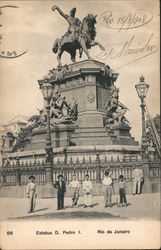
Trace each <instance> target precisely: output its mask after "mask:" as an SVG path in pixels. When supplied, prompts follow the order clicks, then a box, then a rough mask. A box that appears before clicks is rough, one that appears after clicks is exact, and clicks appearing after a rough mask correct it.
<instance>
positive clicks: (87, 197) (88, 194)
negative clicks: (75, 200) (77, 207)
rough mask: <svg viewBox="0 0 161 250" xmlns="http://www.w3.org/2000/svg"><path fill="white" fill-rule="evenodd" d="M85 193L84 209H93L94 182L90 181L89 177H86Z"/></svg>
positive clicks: (84, 183) (84, 182)
mask: <svg viewBox="0 0 161 250" xmlns="http://www.w3.org/2000/svg"><path fill="white" fill-rule="evenodd" d="M83 191H84V203H85V205H84V208H85V207H88V206H89V207H92V203H91V199H92V182H91V181H90V180H89V175H88V174H86V175H85V180H84V181H83Z"/></svg>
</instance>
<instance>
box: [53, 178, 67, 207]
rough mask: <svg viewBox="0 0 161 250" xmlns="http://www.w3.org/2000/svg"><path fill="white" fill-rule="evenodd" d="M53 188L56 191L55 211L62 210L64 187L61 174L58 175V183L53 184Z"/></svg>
mask: <svg viewBox="0 0 161 250" xmlns="http://www.w3.org/2000/svg"><path fill="white" fill-rule="evenodd" d="M54 187H55V188H56V189H57V198H58V200H57V210H60V209H64V193H65V192H66V186H65V182H64V181H63V176H62V175H61V174H60V175H58V181H57V182H56V183H55V185H54Z"/></svg>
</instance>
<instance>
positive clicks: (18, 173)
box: [16, 157, 21, 186]
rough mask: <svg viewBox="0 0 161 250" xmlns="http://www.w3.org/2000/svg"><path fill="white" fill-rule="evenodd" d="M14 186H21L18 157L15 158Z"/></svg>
mask: <svg viewBox="0 0 161 250" xmlns="http://www.w3.org/2000/svg"><path fill="white" fill-rule="evenodd" d="M16 185H19V186H21V171H20V161H19V157H17V158H16Z"/></svg>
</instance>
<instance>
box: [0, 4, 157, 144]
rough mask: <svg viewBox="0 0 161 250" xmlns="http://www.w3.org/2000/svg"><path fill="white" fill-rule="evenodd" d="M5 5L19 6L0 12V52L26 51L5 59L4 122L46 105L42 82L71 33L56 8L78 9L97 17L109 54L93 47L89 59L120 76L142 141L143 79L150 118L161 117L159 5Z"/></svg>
mask: <svg viewBox="0 0 161 250" xmlns="http://www.w3.org/2000/svg"><path fill="white" fill-rule="evenodd" d="M4 5H14V6H17V7H18V8H9V7H8V8H1V10H2V12H3V13H2V15H0V24H2V27H0V34H2V40H1V44H0V54H2V53H3V51H4V52H5V53H6V51H10V52H12V51H16V52H17V53H23V52H25V51H27V52H26V53H25V54H24V55H23V56H20V57H18V58H15V59H6V58H2V57H1V58H0V123H6V122H8V121H9V120H10V119H12V118H14V117H15V116H17V115H25V116H31V115H33V114H38V110H37V109H38V108H39V109H40V108H41V107H43V98H42V94H41V91H40V90H39V86H38V79H41V78H42V77H43V76H44V75H46V74H47V73H48V71H49V70H50V69H52V68H53V67H56V66H57V60H56V55H55V54H54V53H52V46H53V43H54V41H55V39H56V38H59V37H61V36H62V35H64V33H65V32H66V31H67V29H68V23H67V22H66V20H65V19H63V18H62V17H61V16H60V15H59V14H58V12H57V11H55V12H53V11H52V10H51V7H52V6H53V5H57V6H59V7H60V8H61V9H62V10H63V11H64V12H65V13H67V14H69V12H70V10H71V9H72V8H73V7H76V8H77V11H76V16H77V17H78V18H79V19H80V20H82V19H83V18H84V17H85V16H86V15H87V14H89V13H92V14H94V15H97V24H96V31H97V35H96V40H97V41H99V42H100V43H101V44H102V45H103V46H104V47H105V52H104V53H101V51H100V48H99V47H93V48H92V49H91V50H90V55H91V57H92V58H93V59H95V60H98V61H101V62H104V63H105V64H107V65H109V66H110V67H111V68H112V69H113V70H114V71H116V72H117V73H119V76H118V79H117V81H116V84H115V85H116V87H118V88H119V89H120V101H121V102H122V103H124V105H126V106H127V107H128V108H129V111H128V112H127V113H126V117H127V119H128V120H129V121H130V124H131V127H132V129H131V134H132V136H134V137H135V138H136V140H139V141H140V139H141V109H140V100H139V98H138V96H137V93H136V90H135V85H136V84H137V83H138V82H139V78H140V76H142V75H143V76H144V77H145V82H146V83H148V84H149V86H150V87H149V91H148V94H147V98H146V103H147V106H148V109H149V111H150V113H151V115H152V116H155V115H156V114H159V113H160V82H159V81H160V72H159V68H160V65H159V61H160V57H159V55H160V51H159V37H160V33H159V32H160V31H159V30H160V29H159V19H160V17H159V1H157V0H151V1H150V0H149V1H148V0H146V1H92V0H91V1H1V2H0V6H4ZM83 59H86V56H85V55H83V58H82V59H81V60H83ZM77 60H78V61H79V59H78V58H77ZM62 63H63V64H68V63H71V61H70V57H69V55H68V54H65V53H64V54H63V56H62Z"/></svg>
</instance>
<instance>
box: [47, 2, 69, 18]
mask: <svg viewBox="0 0 161 250" xmlns="http://www.w3.org/2000/svg"><path fill="white" fill-rule="evenodd" d="M51 9H52V11H55V10H57V11H58V12H59V14H60V15H61V16H62V17H64V18H65V19H66V20H67V18H68V15H66V14H64V12H63V11H62V10H61V9H60V8H59V7H58V6H57V5H54V6H53V7H52V8H51Z"/></svg>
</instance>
